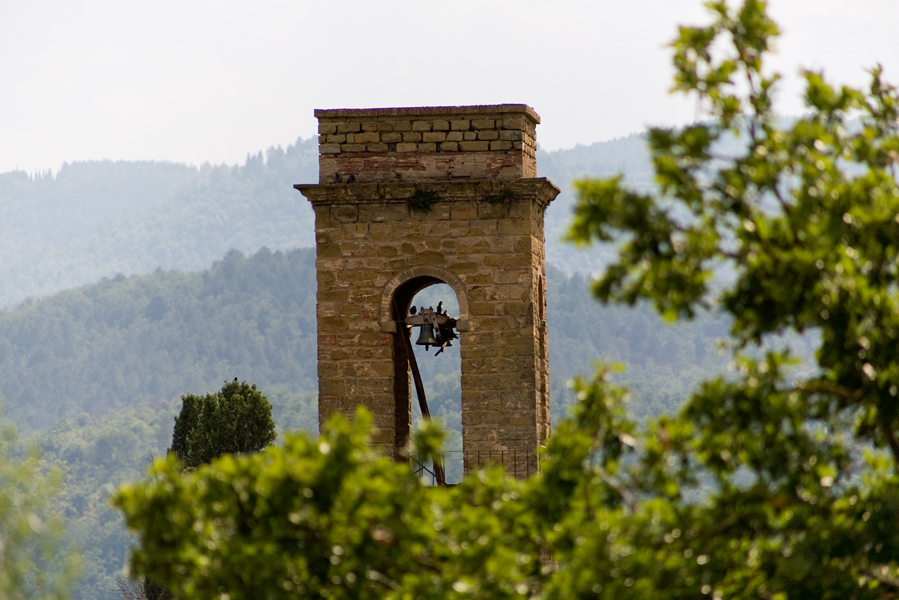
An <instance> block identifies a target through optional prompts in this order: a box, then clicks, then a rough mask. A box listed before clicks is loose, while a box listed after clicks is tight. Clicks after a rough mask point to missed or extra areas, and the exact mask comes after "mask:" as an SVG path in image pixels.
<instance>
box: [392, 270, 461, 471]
mask: <svg viewBox="0 0 899 600" xmlns="http://www.w3.org/2000/svg"><path fill="white" fill-rule="evenodd" d="M458 316H459V304H458V300H457V297H456V294H455V292H454V291H453V289H452V287H450V286H449V285H446V284H445V283H443V282H442V281H441V280H439V279H436V278H434V277H418V278H415V279H412V280H410V281H408V282H406V283H405V284H403V285H401V286H400V287H399V288H398V289H397V291H396V293H395V295H394V318H395V319H396V321H397V333H396V340H395V347H394V349H395V352H394V356H395V380H396V390H395V391H396V394H395V396H396V417H397V444H398V446H399V445H400V444H403V445H404V444H405V443H406V442H408V440H409V439H410V436H411V432H412V431H414V430H415V428H416V427H419V426H420V425H421V423H422V421H424V420H426V419H431V420H434V421H438V422H439V423H440V424H441V425H442V426H443V428H444V429H445V430H446V431H447V434H448V435H447V438H446V442H445V444H444V447H443V455H442V456H441V457H440V458H439V459H438V461H437V464H434V462H432V461H429V460H423V459H421V457H416V456H412V457H410V460H411V461H412V464H413V467H414V468H415V469H416V470H417V471H419V473H420V475H421V476H422V477H423V479H425V480H429V481H431V482H432V483H434V484H435V485H442V484H454V483H458V482H459V481H461V480H462V475H463V454H462V375H461V355H460V345H461V340H460V339H459V338H458V337H455V336H456V335H457V332H456V331H455V330H454V329H453V323H454V320H455V318H456V317H458ZM428 321H435V323H433V324H430V323H428ZM417 322H422V323H421V324H413V323H417ZM404 338H405V339H404ZM410 349H411V351H412V355H413V356H412V357H410V356H409V350H410ZM410 358H411V360H410ZM416 380H417V381H416ZM398 450H399V448H398Z"/></svg>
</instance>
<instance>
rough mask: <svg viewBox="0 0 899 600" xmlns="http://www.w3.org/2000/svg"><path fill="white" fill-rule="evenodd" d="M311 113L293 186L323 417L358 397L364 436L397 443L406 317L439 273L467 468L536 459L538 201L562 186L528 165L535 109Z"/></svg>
mask: <svg viewBox="0 0 899 600" xmlns="http://www.w3.org/2000/svg"><path fill="white" fill-rule="evenodd" d="M315 116H316V117H317V118H318V120H319V126H318V130H319V144H320V145H319V152H320V158H319V183H318V184H309V185H305V184H301V185H297V186H295V187H296V188H297V189H298V190H299V191H300V192H302V193H303V195H304V196H306V198H307V199H308V200H309V201H310V202H311V203H312V207H313V209H314V211H315V237H316V250H317V254H316V256H317V259H316V273H317V277H318V294H317V301H318V308H317V319H318V378H319V421H320V423H324V422H325V421H326V420H327V419H328V418H329V417H330V416H331V415H332V414H334V413H343V414H347V415H349V416H352V415H353V414H354V413H355V410H356V407H357V406H358V405H363V406H365V407H367V408H368V410H370V411H371V412H372V413H373V414H374V419H375V425H376V427H377V432H376V434H375V437H374V443H375V444H378V445H380V446H383V447H384V449H385V450H386V451H388V452H389V453H394V452H395V451H396V450H397V449H399V448H402V447H403V446H404V445H405V444H406V443H407V442H408V440H409V436H410V429H411V400H410V398H411V394H410V387H411V378H410V369H409V356H408V352H409V349H410V348H411V346H409V343H408V341H407V340H408V336H409V333H408V331H409V327H408V325H407V321H406V319H407V317H408V314H409V308H410V304H411V302H412V299H413V297H414V296H415V294H416V293H418V292H419V291H420V290H422V289H424V288H426V287H428V286H429V285H433V284H436V283H445V284H448V285H449V286H450V287H451V288H452V289H453V291H454V292H455V294H456V297H457V299H458V302H459V313H460V314H459V315H458V317H457V320H456V321H455V329H456V330H457V331H458V335H459V339H458V340H457V341H456V342H455V343H457V344H459V345H460V353H461V362H462V384H461V385H462V437H463V451H464V454H465V457H466V466H467V467H470V466H473V464H474V462H473V461H475V460H476V459H475V458H474V457H475V456H478V457H485V456H490V457H491V459H490V460H491V461H492V462H500V461H503V462H505V463H506V466H507V467H509V468H511V464H510V461H512V460H515V461H522V460H524V458H522V457H527V460H528V462H529V464H535V463H534V462H533V456H534V453H535V451H536V448H537V447H538V446H539V445H541V444H543V443H544V442H545V440H546V438H547V436H548V435H549V429H550V422H549V367H548V357H547V343H546V342H547V336H546V293H545V289H546V277H545V265H544V239H543V212H544V210H546V207H547V205H548V204H549V203H550V202H551V201H552V200H553V199H554V198H555V197H556V195H557V194H558V193H559V190H558V188H556V187H555V186H554V185H553V184H552V183H550V182H549V181H547V180H546V179H543V178H536V173H537V170H536V141H535V129H536V125H537V124H538V123H539V122H540V117H539V116H537V113H535V112H534V110H533V109H532V108H530V107H529V106H526V105H523V104H504V105H498V106H450V107H424V108H383V109H358V110H357V109H335V110H316V111H315ZM403 336H405V338H404V337H403ZM499 457H502V458H499ZM513 457H514V458H513ZM516 470H517V465H516Z"/></svg>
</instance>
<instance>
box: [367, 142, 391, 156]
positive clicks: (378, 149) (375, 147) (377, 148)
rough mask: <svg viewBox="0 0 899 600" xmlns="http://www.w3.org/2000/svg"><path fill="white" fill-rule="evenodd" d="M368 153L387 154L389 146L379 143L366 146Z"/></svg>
mask: <svg viewBox="0 0 899 600" xmlns="http://www.w3.org/2000/svg"><path fill="white" fill-rule="evenodd" d="M365 150H366V152H375V153H382V154H383V153H384V152H387V144H382V143H377V144H366V145H365Z"/></svg>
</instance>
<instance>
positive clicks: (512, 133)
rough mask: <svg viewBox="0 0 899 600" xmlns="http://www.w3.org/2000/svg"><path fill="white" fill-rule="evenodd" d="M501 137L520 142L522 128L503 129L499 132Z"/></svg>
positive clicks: (508, 140) (506, 140)
mask: <svg viewBox="0 0 899 600" xmlns="http://www.w3.org/2000/svg"><path fill="white" fill-rule="evenodd" d="M499 139H501V140H503V141H505V142H520V141H521V130H516V129H503V130H502V131H500V132H499Z"/></svg>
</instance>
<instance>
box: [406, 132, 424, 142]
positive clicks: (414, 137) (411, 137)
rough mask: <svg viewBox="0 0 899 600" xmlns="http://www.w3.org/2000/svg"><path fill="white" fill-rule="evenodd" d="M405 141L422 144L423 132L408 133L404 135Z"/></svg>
mask: <svg viewBox="0 0 899 600" xmlns="http://www.w3.org/2000/svg"><path fill="white" fill-rule="evenodd" d="M403 141H404V142H420V141H421V132H419V131H407V132H405V133H403Z"/></svg>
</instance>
